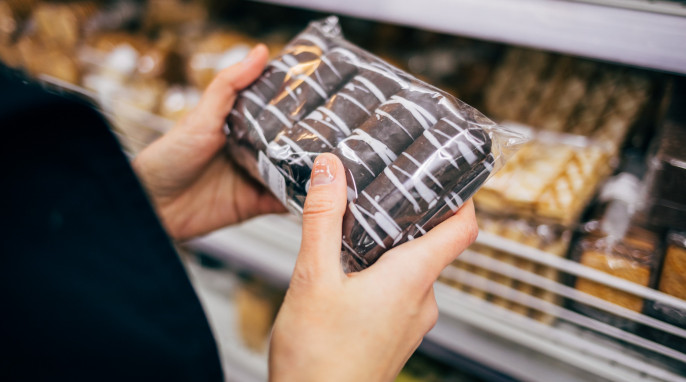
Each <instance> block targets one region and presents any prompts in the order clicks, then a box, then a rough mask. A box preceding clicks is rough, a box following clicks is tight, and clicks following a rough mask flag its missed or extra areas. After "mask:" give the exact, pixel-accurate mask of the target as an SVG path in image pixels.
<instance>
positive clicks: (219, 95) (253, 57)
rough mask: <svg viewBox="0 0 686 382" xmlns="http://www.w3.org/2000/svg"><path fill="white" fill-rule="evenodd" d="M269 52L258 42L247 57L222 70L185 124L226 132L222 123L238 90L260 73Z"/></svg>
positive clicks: (199, 128) (206, 129)
mask: <svg viewBox="0 0 686 382" xmlns="http://www.w3.org/2000/svg"><path fill="white" fill-rule="evenodd" d="M268 56H269V52H268V50H267V47H266V46H265V45H264V44H258V45H257V46H255V47H254V48H253V49H252V50H251V51H250V53H249V54H248V55H247V56H246V57H245V58H244V59H243V61H241V62H239V63H237V64H234V65H232V66H230V67H228V68H226V69H224V70H222V71H221V72H219V74H217V76H216V77H215V78H214V80H213V81H212V82H211V83H210V85H209V86H208V87H207V89H206V90H205V93H204V94H203V96H202V98H201V99H200V102H199V103H198V105H197V106H196V107H195V108H194V109H193V111H191V113H190V114H189V115H188V117H187V122H188V123H185V124H181V125H182V126H184V127H185V128H186V129H192V130H194V131H196V132H202V131H208V132H211V133H217V134H222V135H223V134H224V133H223V132H222V127H223V126H224V123H225V119H226V116H227V115H229V112H231V109H232V108H233V104H234V102H235V101H236V94H237V93H238V92H239V91H240V90H242V89H244V88H246V87H247V86H248V85H250V84H251V83H253V82H254V81H255V80H256V79H257V78H258V77H259V76H260V74H261V73H262V70H264V66H265V65H266V63H267V58H268Z"/></svg>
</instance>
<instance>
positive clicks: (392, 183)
mask: <svg viewBox="0 0 686 382" xmlns="http://www.w3.org/2000/svg"><path fill="white" fill-rule="evenodd" d="M228 126H229V132H228V140H227V143H228V149H229V152H230V153H231V154H232V156H233V157H234V158H235V160H236V161H237V162H238V163H239V164H241V165H242V166H243V167H244V168H245V169H246V170H247V171H248V172H249V173H251V174H252V175H253V176H254V177H255V178H256V179H259V180H261V181H262V182H263V183H265V185H267V186H268V187H270V189H271V190H272V191H273V192H274V193H275V195H277V197H279V198H280V199H281V201H282V202H283V203H284V205H286V206H288V207H289V208H290V209H291V210H292V211H293V212H294V213H296V214H300V213H301V211H302V206H303V202H304V199H305V196H306V194H307V190H308V188H309V177H310V174H311V167H312V164H313V161H314V159H315V157H316V156H317V155H319V154H320V153H323V152H331V153H333V154H334V155H337V156H338V157H339V158H340V159H341V161H342V162H343V165H344V166H345V169H346V176H347V180H348V199H349V202H350V203H349V205H348V211H347V212H346V215H345V217H344V223H343V238H342V241H343V248H344V250H343V263H344V267H345V268H346V269H347V270H349V271H355V270H361V269H364V268H366V267H367V266H369V265H371V264H373V263H374V262H375V261H376V260H377V259H378V258H379V256H381V254H382V253H384V252H385V251H386V250H388V249H390V248H391V247H393V246H395V245H399V244H401V243H403V242H405V241H408V240H413V239H414V238H416V237H419V236H421V235H423V234H424V233H426V231H428V230H429V229H431V228H432V227H434V226H435V225H436V224H438V223H440V222H441V221H443V220H445V219H447V218H448V217H449V216H451V215H452V214H454V212H455V211H457V209H458V208H459V207H460V206H461V205H462V204H463V203H464V201H465V200H467V199H468V198H470V197H471V196H472V195H473V193H474V192H475V191H476V190H477V189H478V188H479V187H480V186H481V185H482V184H483V182H484V181H485V180H486V179H487V178H488V177H489V176H490V174H491V173H492V172H494V171H495V170H497V169H498V168H499V167H500V166H501V165H502V163H503V161H504V160H506V158H507V157H508V154H510V153H511V151H512V150H514V149H515V147H516V146H517V145H518V144H520V143H521V142H522V141H523V140H524V139H525V138H524V137H523V136H522V135H521V134H518V133H516V132H514V131H511V130H509V129H506V128H503V127H500V126H497V125H496V124H494V123H493V122H491V121H490V120H488V119H487V118H486V117H484V116H483V115H482V114H481V113H479V112H478V111H477V110H475V109H473V108H471V107H470V106H468V105H466V104H465V103H463V102H461V101H458V100H456V99H455V98H454V97H452V96H450V95H448V94H446V93H445V92H443V91H441V90H439V89H437V88H434V87H432V86H430V85H428V84H426V83H423V82H421V81H419V80H417V79H416V78H414V77H412V76H410V75H408V74H407V73H405V72H402V71H400V70H398V69H397V68H394V67H392V66H390V65H388V64H387V63H385V62H383V61H382V60H380V59H379V58H377V57H376V56H373V55H372V54H370V53H368V52H366V51H363V50H362V49H360V48H359V47H357V46H354V45H352V44H350V43H349V42H347V41H346V40H344V39H343V38H342V36H341V31H340V26H339V24H338V21H337V18H335V17H329V18H327V19H326V20H324V21H320V22H313V23H311V24H310V26H309V27H308V28H307V29H306V30H305V31H304V32H302V33H301V34H299V35H298V36H296V37H295V38H294V39H293V40H292V41H291V42H290V43H289V44H288V45H287V46H286V48H285V49H284V51H283V52H282V54H281V55H280V56H279V57H278V58H277V59H275V60H273V61H272V62H270V63H269V64H268V65H267V67H266V69H265V71H264V73H263V75H262V76H261V77H260V78H259V79H258V80H257V81H256V82H255V83H254V84H253V85H252V86H251V87H249V88H248V89H246V90H244V91H243V92H241V93H240V94H239V97H238V100H237V101H236V107H235V108H234V110H233V111H232V112H231V115H230V117H229V119H228Z"/></svg>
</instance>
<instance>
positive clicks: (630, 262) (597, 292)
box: [571, 224, 660, 330]
mask: <svg viewBox="0 0 686 382" xmlns="http://www.w3.org/2000/svg"><path fill="white" fill-rule="evenodd" d="M659 256H660V242H659V237H658V235H657V234H656V233H654V232H652V231H650V230H647V229H645V228H643V227H640V226H638V225H634V224H631V225H629V226H628V227H627V229H626V232H625V233H624V234H623V236H620V237H617V236H615V235H613V234H608V233H607V232H604V231H602V230H601V229H595V230H593V231H592V232H590V233H589V234H587V235H586V236H585V237H583V238H582V239H581V240H580V241H579V242H578V243H577V245H576V247H575V249H574V251H573V252H572V257H573V258H574V259H575V260H577V261H579V263H581V264H583V265H585V266H588V267H591V268H594V269H597V270H600V271H603V272H605V273H608V274H610V275H613V276H616V277H620V278H623V279H626V280H629V281H631V282H634V283H636V284H638V285H642V286H646V287H647V286H650V285H651V284H652V283H653V282H654V281H653V280H655V279H656V277H657V269H658V266H659ZM574 286H575V288H576V289H577V290H579V291H581V292H585V293H588V294H590V295H593V296H595V297H598V298H601V299H603V300H606V301H608V302H611V303H613V304H616V305H619V306H621V307H623V308H626V309H629V310H633V311H635V312H638V313H640V312H642V311H643V305H644V300H643V298H641V297H639V296H635V295H633V294H631V293H628V292H624V291H620V290H617V289H615V288H612V287H610V286H606V285H603V284H600V283H597V282H595V281H591V280H587V279H584V278H577V279H576V281H575V282H574ZM571 305H572V306H573V307H574V309H575V310H577V311H579V312H581V313H584V314H586V315H588V316H590V317H593V318H595V319H598V320H600V321H603V322H606V323H608V324H611V325H613V326H617V327H620V328H624V329H629V330H636V328H637V325H636V323H635V322H633V321H630V320H627V319H625V318H622V317H618V316H615V315H612V314H611V313H608V312H604V311H601V310H598V309H596V308H593V307H589V306H587V305H584V304H582V303H579V302H571Z"/></svg>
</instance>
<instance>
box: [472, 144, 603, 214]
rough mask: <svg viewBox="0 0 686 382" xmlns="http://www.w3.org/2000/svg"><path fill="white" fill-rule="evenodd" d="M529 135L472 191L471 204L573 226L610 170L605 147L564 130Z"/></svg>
mask: <svg viewBox="0 0 686 382" xmlns="http://www.w3.org/2000/svg"><path fill="white" fill-rule="evenodd" d="M532 138H533V139H532V141H530V142H529V143H527V144H526V145H524V147H522V149H521V150H519V151H518V152H517V153H516V154H514V155H513V157H512V158H510V160H509V161H508V162H507V163H506V164H505V166H504V167H503V169H502V170H501V171H500V172H498V173H497V174H495V175H494V176H493V177H492V178H491V179H490V180H489V181H488V182H486V184H485V185H484V186H483V187H482V188H481V190H480V191H479V192H478V193H477V194H476V195H475V197H474V201H475V203H476V207H477V208H478V209H480V210H483V211H485V212H489V213H494V214H511V215H516V216H520V217H528V218H535V219H538V220H541V219H543V220H544V221H548V222H551V223H556V224H562V225H567V226H569V225H571V224H574V223H575V222H577V221H578V219H579V217H580V215H581V213H582V212H583V210H584V209H585V207H586V205H587V203H588V202H589V200H590V199H591V197H592V196H593V194H594V193H595V191H596V189H597V188H598V186H599V185H600V184H601V183H602V181H603V180H604V179H605V178H606V177H607V176H608V175H609V173H610V171H611V169H612V166H611V161H610V159H611V156H610V155H611V153H610V149H609V148H608V147H607V146H606V145H604V144H602V143H599V142H595V141H592V140H589V139H586V138H584V137H580V136H572V135H566V134H553V133H547V132H537V133H533V135H532Z"/></svg>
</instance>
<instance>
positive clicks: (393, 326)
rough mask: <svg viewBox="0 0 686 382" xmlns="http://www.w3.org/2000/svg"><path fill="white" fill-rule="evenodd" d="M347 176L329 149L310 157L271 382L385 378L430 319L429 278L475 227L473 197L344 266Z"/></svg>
mask: <svg viewBox="0 0 686 382" xmlns="http://www.w3.org/2000/svg"><path fill="white" fill-rule="evenodd" d="M345 208H346V185H345V175H344V172H343V166H342V164H341V162H340V161H339V160H338V158H337V157H335V156H334V155H332V154H323V155H321V156H319V157H318V158H317V160H316V161H315V164H314V167H313V172H312V182H311V186H310V189H309V192H308V195H307V200H306V201H305V208H304V215H303V234H302V245H301V248H300V254H299V255H298V260H297V263H296V266H295V270H294V272H293V277H292V279H291V284H290V287H289V289H288V292H287V294H286V298H285V300H284V303H283V305H282V306H281V310H280V311H279V314H278V316H277V319H276V322H275V324H274V329H273V332H272V338H271V348H270V357H269V366H270V368H269V375H270V380H272V381H390V380H392V379H393V378H394V377H395V376H396V375H397V374H398V373H399V372H400V369H401V368H402V366H403V365H404V364H405V362H406V361H407V359H408V358H409V357H410V355H411V354H412V353H413V352H414V350H415V349H416V348H417V347H418V346H419V344H420V343H421V341H422V338H423V337H424V335H425V334H426V333H427V332H428V331H429V330H430V329H431V328H432V327H433V326H434V325H435V323H436V320H437V318H438V307H437V306H436V300H435V297H434V292H433V282H434V281H435V280H436V279H437V278H438V275H439V273H440V272H441V270H443V268H444V267H446V266H447V265H448V264H450V263H451V262H452V261H453V260H454V259H455V257H457V256H458V255H459V254H460V253H462V251H464V249H465V248H467V246H469V244H471V243H472V242H473V241H474V240H475V239H476V235H477V233H478V227H477V225H476V219H475V217H474V207H473V205H472V203H471V201H469V202H467V203H465V205H464V206H462V208H461V209H460V210H459V211H458V212H457V213H456V214H455V215H454V216H452V217H451V218H449V219H448V220H446V221H445V222H443V223H442V224H440V225H438V226H437V227H435V228H434V229H432V230H431V231H430V232H429V233H427V234H426V235H424V236H423V237H420V238H418V239H415V240H413V241H410V242H408V243H405V244H403V245H400V246H398V247H396V248H394V249H392V250H390V251H388V252H387V253H386V254H384V255H383V256H382V257H381V258H380V259H379V260H378V261H377V262H376V263H375V264H374V265H372V266H371V267H369V268H368V269H366V270H364V271H362V272H359V273H352V274H348V275H346V274H344V273H343V270H342V267H341V262H340V253H341V251H340V249H341V239H340V237H341V231H342V218H343V213H344V212H345Z"/></svg>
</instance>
